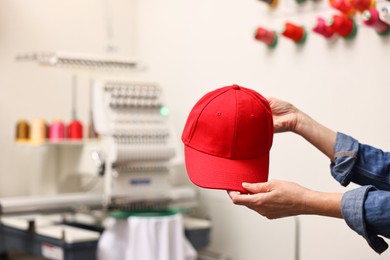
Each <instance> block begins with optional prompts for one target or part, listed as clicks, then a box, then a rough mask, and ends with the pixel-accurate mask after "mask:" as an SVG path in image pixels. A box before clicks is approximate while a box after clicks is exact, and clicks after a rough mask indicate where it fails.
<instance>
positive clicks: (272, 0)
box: [259, 0, 279, 8]
mask: <svg viewBox="0 0 390 260" xmlns="http://www.w3.org/2000/svg"><path fill="white" fill-rule="evenodd" d="M259 1H260V2H264V3H266V4H267V5H268V6H269V7H271V8H276V6H278V4H279V0H259Z"/></svg>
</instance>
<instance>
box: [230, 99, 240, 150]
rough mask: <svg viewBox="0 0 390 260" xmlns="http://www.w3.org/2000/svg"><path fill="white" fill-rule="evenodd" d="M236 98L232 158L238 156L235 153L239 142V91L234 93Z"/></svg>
mask: <svg viewBox="0 0 390 260" xmlns="http://www.w3.org/2000/svg"><path fill="white" fill-rule="evenodd" d="M234 98H235V100H236V111H235V116H234V118H235V120H234V131H233V140H232V142H233V143H232V145H231V147H232V149H231V152H230V156H231V157H235V156H236V155H235V153H234V152H233V151H235V150H236V141H237V125H238V119H237V117H238V114H237V113H238V100H237V91H234Z"/></svg>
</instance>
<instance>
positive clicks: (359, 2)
mask: <svg viewBox="0 0 390 260" xmlns="http://www.w3.org/2000/svg"><path fill="white" fill-rule="evenodd" d="M350 3H351V5H352V7H353V8H354V9H356V10H357V11H359V12H361V13H362V12H364V11H365V10H367V9H370V8H373V7H374V6H375V0H350Z"/></svg>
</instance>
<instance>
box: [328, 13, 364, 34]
mask: <svg viewBox="0 0 390 260" xmlns="http://www.w3.org/2000/svg"><path fill="white" fill-rule="evenodd" d="M326 24H327V26H329V27H330V28H331V30H332V31H334V32H335V33H336V34H338V35H340V36H341V37H343V38H344V39H347V40H350V39H352V38H354V37H355V36H356V33H357V25H356V23H355V21H354V20H353V19H352V18H350V17H348V16H346V15H333V16H332V17H331V18H329V19H328V20H327V21H326Z"/></svg>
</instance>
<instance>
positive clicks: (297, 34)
mask: <svg viewBox="0 0 390 260" xmlns="http://www.w3.org/2000/svg"><path fill="white" fill-rule="evenodd" d="M281 34H282V35H283V36H285V37H286V38H289V39H291V40H293V41H294V42H295V43H296V44H303V43H304V42H305V41H306V38H307V32H306V29H305V28H304V27H303V26H298V25H295V24H293V23H290V22H286V23H285V24H284V26H283V27H282V29H281Z"/></svg>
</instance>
